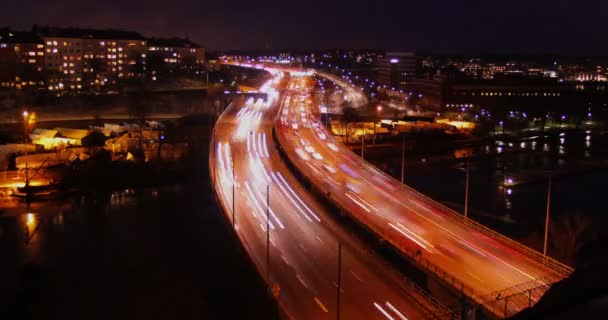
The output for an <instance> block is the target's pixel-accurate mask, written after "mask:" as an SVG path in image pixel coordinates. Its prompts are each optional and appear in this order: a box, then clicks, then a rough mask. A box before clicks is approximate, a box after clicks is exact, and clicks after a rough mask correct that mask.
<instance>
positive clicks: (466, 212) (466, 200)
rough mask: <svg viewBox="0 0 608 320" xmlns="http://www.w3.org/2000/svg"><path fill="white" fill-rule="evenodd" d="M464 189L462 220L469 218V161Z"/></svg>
mask: <svg viewBox="0 0 608 320" xmlns="http://www.w3.org/2000/svg"><path fill="white" fill-rule="evenodd" d="M465 184H466V185H465V189H464V220H465V221H466V220H467V219H468V218H469V159H467V178H466V182H465Z"/></svg>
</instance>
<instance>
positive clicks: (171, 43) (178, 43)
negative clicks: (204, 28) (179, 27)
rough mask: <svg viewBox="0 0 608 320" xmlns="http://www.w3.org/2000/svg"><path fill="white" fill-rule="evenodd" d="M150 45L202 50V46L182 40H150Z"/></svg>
mask: <svg viewBox="0 0 608 320" xmlns="http://www.w3.org/2000/svg"><path fill="white" fill-rule="evenodd" d="M148 45H149V46H157V47H177V48H202V46H201V45H199V44H197V43H194V42H192V41H190V40H189V39H182V38H149V39H148Z"/></svg>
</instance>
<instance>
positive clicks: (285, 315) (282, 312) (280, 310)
mask: <svg viewBox="0 0 608 320" xmlns="http://www.w3.org/2000/svg"><path fill="white" fill-rule="evenodd" d="M232 108H233V103H230V104H229V105H228V106H227V107H226V109H224V111H223V112H222V113H221V114H220V116H219V117H218V118H217V120H216V121H215V124H214V126H213V132H212V134H211V139H209V140H210V141H209V172H210V178H211V179H210V180H211V186H212V188H213V193H214V195H215V201H216V202H217V204H218V206H219V207H220V208H222V211H223V212H224V215H225V216H226V218H227V220H229V221H232V220H231V219H232V218H231V217H230V214H231V213H232V212H231V211H230V210H231V209H229V208H228V207H229V206H228V205H227V204H226V203H224V201H222V199H220V195H219V193H218V191H217V190H216V183H217V172H216V166H217V164H216V159H215V145H216V141H215V134H216V131H217V124H218V123H219V122H220V121H221V120H222V119H223V118H224V116H225V115H226V114H227V113H228V112H229V110H230V109H232ZM234 235H235V236H236V238H237V239H238V240H239V243H240V244H241V248H242V249H243V250H244V251H245V252H246V255H247V257H248V260H249V262H250V263H251V264H252V265H253V267H254V268H255V270H256V271H257V272H258V274H259V275H260V276H261V277H262V279H263V281H264V282H265V283H266V284H267V285H268V288H269V289H270V286H271V285H272V284H270V283H268V282H267V279H266V278H265V277H263V276H262V275H264V274H265V272H266V270H262V268H261V267H260V266H259V265H258V264H257V263H255V261H254V259H253V251H252V250H251V249H250V248H249V245H248V244H247V242H246V241H245V239H244V237H242V236H241V234H240V233H238V232H236V231H235V232H234ZM269 296H270V298H271V299H272V300H273V302H274V303H275V304H276V306H277V315H278V316H280V318H281V319H295V317H294V316H292V315H291V314H290V313H289V311H288V308H287V306H286V305H285V304H284V303H283V302H282V301H281V300H280V299H278V297H275V296H274V295H272V294H270V290H269Z"/></svg>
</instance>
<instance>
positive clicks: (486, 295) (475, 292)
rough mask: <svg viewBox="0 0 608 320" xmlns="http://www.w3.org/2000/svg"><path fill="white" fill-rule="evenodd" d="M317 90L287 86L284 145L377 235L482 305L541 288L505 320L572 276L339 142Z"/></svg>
mask: <svg viewBox="0 0 608 320" xmlns="http://www.w3.org/2000/svg"><path fill="white" fill-rule="evenodd" d="M312 82H313V80H312V78H311V77H300V78H298V79H297V80H296V81H294V82H293V83H292V85H291V86H290V88H289V90H288V93H287V97H286V99H285V101H284V103H283V104H282V106H281V111H280V114H281V116H280V118H279V119H278V120H277V122H276V127H275V129H276V134H277V137H278V139H279V142H280V143H281V145H282V147H283V148H284V149H285V150H286V153H287V154H288V156H289V158H290V160H291V162H292V163H293V164H294V165H295V166H296V168H297V169H298V170H299V171H300V172H301V173H303V174H304V176H305V178H306V179H307V180H309V181H311V182H312V183H313V184H314V185H315V186H316V187H317V188H319V189H321V190H324V191H325V192H326V194H327V196H328V198H329V199H330V200H331V201H333V202H334V203H336V204H337V205H338V206H339V207H340V208H343V209H344V210H345V211H347V212H349V213H350V214H351V215H352V217H354V218H355V219H356V220H358V221H359V222H360V223H362V224H363V225H365V226H366V227H368V229H370V230H372V231H373V233H375V234H377V235H379V236H381V237H382V238H383V239H385V240H387V241H389V242H390V243H391V244H392V245H393V246H395V247H396V248H398V249H399V250H400V251H401V252H402V253H404V254H405V255H407V256H409V257H410V258H411V259H412V260H413V261H415V262H417V263H418V264H419V265H422V266H423V267H424V268H425V269H426V270H427V271H429V270H430V271H431V272H432V273H434V274H436V275H439V276H440V277H442V278H443V279H444V280H446V281H447V282H449V283H451V284H452V285H453V286H454V287H455V288H457V289H458V290H462V291H464V292H465V294H467V296H469V297H471V298H473V299H474V300H476V301H477V302H478V303H484V302H486V301H489V300H500V299H501V298H502V297H504V296H506V295H510V294H513V293H517V292H521V291H522V290H524V289H530V288H537V287H539V286H540V287H542V289H536V290H534V291H533V292H531V293H530V294H529V295H526V298H525V299H519V298H518V299H515V297H514V298H513V299H511V301H510V302H509V305H508V310H507V309H505V308H503V307H500V308H499V309H501V310H493V312H494V313H496V314H499V315H501V314H502V315H503V316H504V310H507V314H509V315H511V314H513V313H515V312H517V311H519V310H521V309H523V308H525V307H527V306H528V305H530V304H533V303H534V302H536V301H537V300H538V299H540V297H541V296H542V294H543V293H544V292H545V291H546V289H547V288H548V286H549V285H550V284H551V283H554V282H556V281H558V280H560V279H563V278H564V277H566V276H567V275H568V274H569V273H570V272H571V271H572V269H571V268H568V267H566V266H563V265H561V264H559V263H558V262H556V261H553V260H549V261H548V262H549V264H545V263H544V261H543V259H542V257H541V258H539V255H538V254H537V253H536V254H535V253H534V252H526V253H524V252H522V250H524V251H525V250H526V249H525V248H523V249H522V248H521V247H519V246H518V245H517V243H515V242H510V241H509V240H508V239H506V238H502V237H501V236H500V235H497V234H494V233H492V232H491V230H485V229H483V227H482V226H479V225H477V224H473V223H472V222H468V223H465V222H464V221H463V219H462V217H461V216H460V215H458V214H455V213H454V212H452V211H450V210H447V208H445V207H443V206H441V205H439V204H437V203H435V202H434V201H432V200H431V199H428V198H426V197H424V196H422V195H420V194H419V193H418V192H416V191H415V190H413V189H411V188H409V187H407V186H405V185H402V184H401V183H400V182H399V181H397V180H396V179H394V178H392V177H390V176H389V175H387V174H385V173H383V172H381V171H380V170H379V169H377V168H376V167H374V166H373V165H371V164H370V163H368V162H366V161H364V160H363V159H361V157H359V156H358V155H357V154H355V153H353V152H351V151H350V150H349V149H348V148H347V147H346V146H344V145H343V144H341V143H339V142H337V141H336V140H335V139H334V138H333V137H332V136H331V133H330V132H329V131H328V130H326V128H324V127H323V126H322V125H321V121H320V120H319V118H318V115H317V114H316V111H315V110H318V107H317V106H316V105H315V103H314V102H313V101H312V100H313V99H312V96H311V93H312V86H313V83H312ZM509 288H512V289H511V290H507V289H509ZM503 290H506V291H504V292H501V291H503ZM499 293H500V294H501V295H498V294H499ZM492 307H493V305H490V308H492Z"/></svg>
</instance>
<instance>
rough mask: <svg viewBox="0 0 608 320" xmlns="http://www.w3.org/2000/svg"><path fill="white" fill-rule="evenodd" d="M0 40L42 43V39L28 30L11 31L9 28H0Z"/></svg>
mask: <svg viewBox="0 0 608 320" xmlns="http://www.w3.org/2000/svg"><path fill="white" fill-rule="evenodd" d="M0 42H7V43H42V39H41V38H40V37H39V36H38V35H36V34H35V33H33V32H30V31H13V30H11V29H9V28H0Z"/></svg>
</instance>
